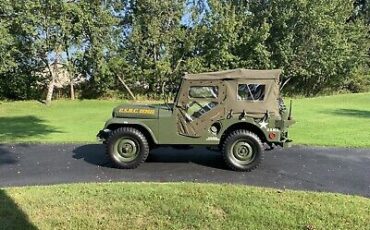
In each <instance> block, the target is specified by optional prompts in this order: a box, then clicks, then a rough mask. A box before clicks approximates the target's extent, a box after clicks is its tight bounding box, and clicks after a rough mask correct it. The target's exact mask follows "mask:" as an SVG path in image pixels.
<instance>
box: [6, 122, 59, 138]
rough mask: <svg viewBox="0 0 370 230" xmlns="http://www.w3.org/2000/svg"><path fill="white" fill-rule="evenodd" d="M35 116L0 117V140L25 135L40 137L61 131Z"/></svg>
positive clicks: (23, 136)
mask: <svg viewBox="0 0 370 230" xmlns="http://www.w3.org/2000/svg"><path fill="white" fill-rule="evenodd" d="M45 122H46V121H45V120H42V119H40V118H38V117H35V116H22V117H0V142H1V141H16V140H17V139H22V138H27V137H41V136H45V135H47V134H50V133H61V132H60V131H58V130H57V129H55V128H53V127H50V126H48V125H46V124H45Z"/></svg>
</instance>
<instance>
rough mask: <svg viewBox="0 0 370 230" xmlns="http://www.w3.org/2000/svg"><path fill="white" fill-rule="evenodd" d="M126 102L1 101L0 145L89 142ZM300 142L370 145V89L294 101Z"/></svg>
mask: <svg viewBox="0 0 370 230" xmlns="http://www.w3.org/2000/svg"><path fill="white" fill-rule="evenodd" d="M120 103H122V101H99V100H83V101H74V102H71V101H55V102H53V104H52V105H51V106H49V107H47V106H45V105H43V104H41V103H39V102H35V101H27V102H0V143H25V142H26V143H29V142H36V143H72V142H73V143H81V142H84V143H88V142H94V141H95V135H96V133H97V132H98V130H100V129H101V128H102V127H103V125H104V122H105V121H106V119H108V118H109V117H110V114H111V112H112V109H113V107H115V106H117V105H119V104H120ZM293 115H294V118H295V119H296V120H298V123H297V124H295V125H294V126H293V127H292V128H291V138H292V139H293V140H294V143H297V144H312V145H326V146H343V147H344V146H346V147H370V131H369V130H370V93H364V94H346V95H337V96H328V97H317V98H310V99H295V100H294V111H293Z"/></svg>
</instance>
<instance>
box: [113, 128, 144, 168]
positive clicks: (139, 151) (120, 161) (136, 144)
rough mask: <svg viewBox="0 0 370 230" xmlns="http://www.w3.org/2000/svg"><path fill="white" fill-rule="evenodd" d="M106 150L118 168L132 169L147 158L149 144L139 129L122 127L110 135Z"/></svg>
mask: <svg viewBox="0 0 370 230" xmlns="http://www.w3.org/2000/svg"><path fill="white" fill-rule="evenodd" d="M107 150H108V151H107V152H108V155H109V157H110V159H111V160H112V161H113V162H114V164H115V165H116V166H117V167H118V168H123V169H134V168H137V167H138V166H139V165H140V164H141V163H143V162H144V161H145V160H146V159H147V158H148V155H149V144H148V141H147V139H146V138H145V136H144V135H143V134H142V133H141V132H140V131H139V130H137V129H134V128H130V127H123V128H118V129H116V130H115V131H113V133H112V134H111V135H110V137H109V139H108V141H107Z"/></svg>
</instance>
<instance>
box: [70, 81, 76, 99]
mask: <svg viewBox="0 0 370 230" xmlns="http://www.w3.org/2000/svg"><path fill="white" fill-rule="evenodd" d="M70 86H71V100H72V101H74V100H75V87H74V83H73V81H71V84H70Z"/></svg>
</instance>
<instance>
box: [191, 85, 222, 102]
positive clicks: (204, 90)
mask: <svg viewBox="0 0 370 230" xmlns="http://www.w3.org/2000/svg"><path fill="white" fill-rule="evenodd" d="M189 97H190V98H209V99H212V98H217V97H218V87H217V86H192V87H190V89H189Z"/></svg>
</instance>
